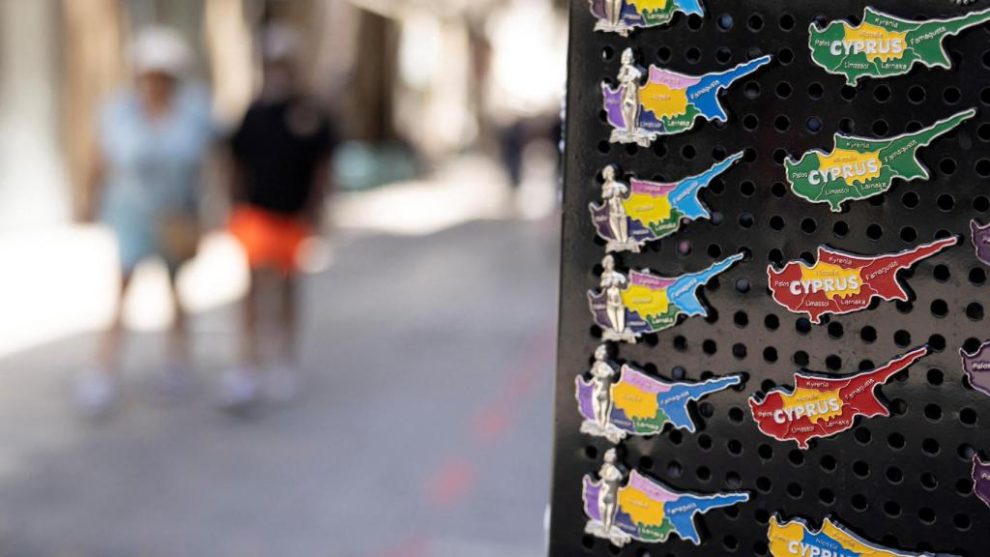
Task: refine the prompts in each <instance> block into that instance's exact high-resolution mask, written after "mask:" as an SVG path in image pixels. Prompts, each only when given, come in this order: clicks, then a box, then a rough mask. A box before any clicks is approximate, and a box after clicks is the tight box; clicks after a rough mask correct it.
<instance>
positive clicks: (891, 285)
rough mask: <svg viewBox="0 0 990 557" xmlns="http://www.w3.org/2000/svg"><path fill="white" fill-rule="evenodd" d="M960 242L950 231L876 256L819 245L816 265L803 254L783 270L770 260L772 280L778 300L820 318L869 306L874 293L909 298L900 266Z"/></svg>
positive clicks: (885, 297)
mask: <svg viewBox="0 0 990 557" xmlns="http://www.w3.org/2000/svg"><path fill="white" fill-rule="evenodd" d="M958 243H959V237H958V236H950V237H948V238H943V239H941V240H936V241H934V242H931V243H929V244H924V245H921V246H918V247H916V248H914V249H909V250H906V251H902V252H899V253H889V254H881V255H874V256H866V255H857V254H853V253H848V252H843V251H839V250H836V249H833V248H830V247H828V246H819V248H818V261H817V262H816V263H815V264H813V265H808V264H807V263H805V262H804V261H802V260H800V259H798V260H796V261H791V262H789V263H787V264H786V265H784V267H783V268H781V269H780V270H777V269H776V268H775V267H774V266H773V264H771V265H769V266H767V279H768V282H767V286H769V287H770V292H771V294H772V295H773V301H775V302H777V303H778V304H780V305H781V306H783V307H785V308H787V309H788V310H789V311H790V312H792V313H804V314H806V315H807V316H808V319H810V320H811V322H812V323H815V324H818V323H821V322H822V316H823V315H825V314H828V313H831V314H835V315H842V314H846V313H853V312H856V311H860V310H863V309H866V308H868V307H869V306H870V302H871V301H873V299H874V298H880V299H881V300H883V301H885V302H890V301H894V300H900V301H904V302H906V301H908V292H907V290H905V289H904V287H903V286H902V285H901V284H900V283H898V282H897V272H898V271H900V270H902V269H909V268H911V267H912V266H914V264H915V263H917V262H919V261H922V260H924V259H927V258H929V257H932V256H934V255H936V254H937V253H939V252H941V251H942V250H945V249H948V248H950V247H952V246H954V245H956V244H958Z"/></svg>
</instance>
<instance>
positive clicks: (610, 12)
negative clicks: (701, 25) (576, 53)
mask: <svg viewBox="0 0 990 557" xmlns="http://www.w3.org/2000/svg"><path fill="white" fill-rule="evenodd" d="M589 1H590V3H591V14H592V15H593V16H595V17H596V18H597V19H598V23H596V24H595V31H605V32H607V33H618V34H620V35H622V36H623V37H628V36H629V33H630V32H631V31H633V30H634V29H636V28H638V27H644V28H645V27H657V26H659V25H665V24H667V23H669V22H670V20H671V19H674V14H676V13H677V12H681V13H683V14H686V15H705V10H704V8H702V7H701V0H589Z"/></svg>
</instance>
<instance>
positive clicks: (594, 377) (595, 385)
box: [581, 344, 626, 443]
mask: <svg viewBox="0 0 990 557" xmlns="http://www.w3.org/2000/svg"><path fill="white" fill-rule="evenodd" d="M618 377H619V372H618V371H617V370H616V369H615V368H614V367H612V364H611V362H609V361H608V347H607V346H605V345H604V344H603V345H601V346H599V347H598V349H596V350H595V363H594V364H592V365H591V385H592V391H591V393H592V398H591V408H592V411H593V413H594V415H595V419H594V421H584V422H582V423H581V433H587V434H588V435H595V436H602V437H605V438H606V439H608V440H609V441H611V442H612V443H618V442H620V441H622V440H623V439H625V438H626V432H625V431H622V430H621V429H619V428H617V427H615V426H614V425H612V386H613V385H614V384H615V383H616V381H617V380H618Z"/></svg>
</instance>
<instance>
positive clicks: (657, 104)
mask: <svg viewBox="0 0 990 557" xmlns="http://www.w3.org/2000/svg"><path fill="white" fill-rule="evenodd" d="M770 59H771V56H769V55H767V56H763V57H761V58H756V59H754V60H750V61H749V62H746V63H743V64H739V65H738V66H736V67H734V68H732V69H730V70H726V71H724V72H712V73H708V74H705V75H701V76H693V75H685V74H680V73H676V72H672V71H670V70H665V69H662V68H658V67H656V66H650V70H649V76H648V78H647V81H646V85H640V82H641V81H642V79H643V71H642V69H640V68H639V67H637V66H636V65H635V61H636V60H635V55H634V54H633V51H632V49H626V50H625V51H624V52H623V53H622V68H621V69H620V70H619V75H618V86H616V87H615V88H613V87H611V86H610V85H609V84H608V83H602V95H603V96H604V99H605V102H604V107H605V111H606V113H607V114H608V122H609V124H610V125H611V126H612V128H613V130H612V137H611V142H612V143H636V144H638V145H640V146H642V147H649V146H650V144H651V143H653V141H654V140H656V139H657V138H658V137H660V136H661V135H673V134H677V133H681V132H685V131H687V130H689V129H691V128H692V127H694V122H695V120H696V119H697V118H702V119H704V120H718V121H720V122H725V121H726V120H728V119H729V116H728V115H727V114H726V113H725V109H724V108H722V103H721V102H719V99H718V94H719V92H721V91H722V90H723V89H726V88H728V87H729V86H730V85H732V83H733V82H735V81H736V80H739V79H742V78H743V77H746V76H747V75H750V74H752V73H753V72H755V71H756V70H757V69H758V68H760V67H762V66H765V65H767V64H769V63H770Z"/></svg>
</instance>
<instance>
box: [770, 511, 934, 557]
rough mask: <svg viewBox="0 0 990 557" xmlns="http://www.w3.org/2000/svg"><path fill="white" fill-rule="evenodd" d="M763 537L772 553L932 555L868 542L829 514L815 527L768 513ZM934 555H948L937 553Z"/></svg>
mask: <svg viewBox="0 0 990 557" xmlns="http://www.w3.org/2000/svg"><path fill="white" fill-rule="evenodd" d="M767 539H768V541H769V542H770V555H771V556H772V557H812V556H814V557H867V556H868V557H936V554H934V553H913V552H911V553H908V552H904V551H900V550H895V549H888V548H886V547H883V546H880V545H877V544H875V543H871V542H868V541H866V540H865V539H863V538H861V537H859V536H857V535H856V534H853V533H852V532H850V531H849V530H848V529H847V528H846V527H845V526H843V525H842V524H839V523H838V522H835V521H833V520H831V519H829V518H826V519H825V520H824V522H823V523H822V527H821V529H819V530H818V531H815V530H813V529H812V528H811V526H809V525H808V523H807V522H806V521H804V520H803V519H800V518H798V519H794V520H790V521H787V522H783V521H782V520H781V518H780V517H779V516H778V515H775V516H772V517H770V529H769V531H768V532H767ZM938 557H951V556H949V555H946V554H945V553H939V554H938Z"/></svg>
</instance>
